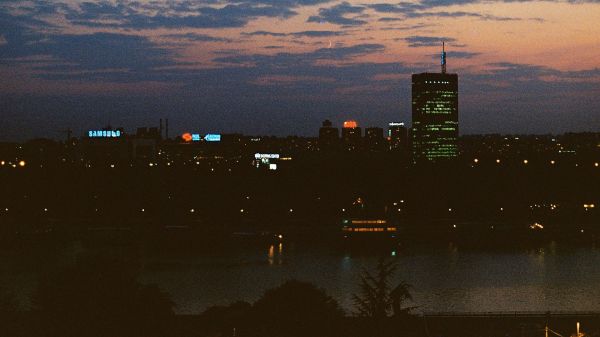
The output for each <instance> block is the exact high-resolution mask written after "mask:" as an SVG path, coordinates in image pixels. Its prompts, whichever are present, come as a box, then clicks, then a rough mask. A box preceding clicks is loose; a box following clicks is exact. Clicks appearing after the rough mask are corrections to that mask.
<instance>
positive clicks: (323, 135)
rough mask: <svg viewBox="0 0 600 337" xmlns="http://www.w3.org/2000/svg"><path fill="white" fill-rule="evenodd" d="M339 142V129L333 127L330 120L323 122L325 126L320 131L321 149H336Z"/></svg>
mask: <svg viewBox="0 0 600 337" xmlns="http://www.w3.org/2000/svg"><path fill="white" fill-rule="evenodd" d="M338 141H339V133H338V129H337V128H334V127H333V124H332V123H331V121H330V120H329V119H326V120H325V121H323V126H321V128H320V129H319V148H320V149H321V150H328V149H332V148H334V147H335V146H336V145H337V143H338Z"/></svg>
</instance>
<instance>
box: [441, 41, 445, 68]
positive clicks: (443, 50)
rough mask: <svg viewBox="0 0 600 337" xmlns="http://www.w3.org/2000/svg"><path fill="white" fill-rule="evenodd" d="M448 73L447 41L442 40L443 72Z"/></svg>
mask: <svg viewBox="0 0 600 337" xmlns="http://www.w3.org/2000/svg"><path fill="white" fill-rule="evenodd" d="M445 73H446V48H445V43H444V41H442V74H445Z"/></svg>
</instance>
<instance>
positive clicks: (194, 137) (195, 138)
mask: <svg viewBox="0 0 600 337" xmlns="http://www.w3.org/2000/svg"><path fill="white" fill-rule="evenodd" d="M201 139H202V137H200V134H199V133H192V142H199V141H200V140H201ZM186 142H187V140H186Z"/></svg>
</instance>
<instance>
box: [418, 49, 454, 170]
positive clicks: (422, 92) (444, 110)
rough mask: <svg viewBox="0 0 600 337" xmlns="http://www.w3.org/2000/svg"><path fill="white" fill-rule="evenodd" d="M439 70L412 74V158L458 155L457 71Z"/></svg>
mask: <svg viewBox="0 0 600 337" xmlns="http://www.w3.org/2000/svg"><path fill="white" fill-rule="evenodd" d="M441 64H442V72H441V73H421V74H413V75H412V149H413V162H415V163H416V162H424V161H425V162H426V161H429V162H436V161H441V160H448V159H453V158H455V157H457V156H458V145H457V140H458V75H457V74H447V73H446V52H445V51H442V61H441Z"/></svg>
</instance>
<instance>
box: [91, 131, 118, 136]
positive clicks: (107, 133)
mask: <svg viewBox="0 0 600 337" xmlns="http://www.w3.org/2000/svg"><path fill="white" fill-rule="evenodd" d="M88 137H89V138H119V137H121V131H120V130H90V131H88Z"/></svg>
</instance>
